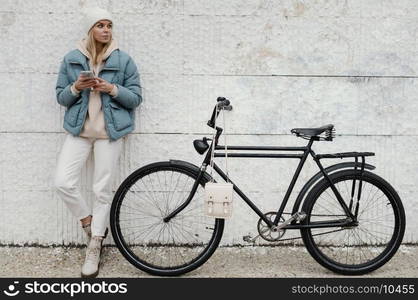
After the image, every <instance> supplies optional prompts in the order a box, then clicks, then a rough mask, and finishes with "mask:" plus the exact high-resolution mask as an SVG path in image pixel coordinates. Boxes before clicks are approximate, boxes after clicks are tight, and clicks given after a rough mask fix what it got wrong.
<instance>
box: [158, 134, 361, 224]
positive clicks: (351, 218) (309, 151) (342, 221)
mask: <svg viewBox="0 0 418 300" xmlns="http://www.w3.org/2000/svg"><path fill="white" fill-rule="evenodd" d="M217 131H218V132H217V135H216V138H215V141H213V140H212V143H214V142H215V143H216V141H217V140H218V138H219V136H220V134H221V132H222V129H221V128H217ZM314 141H315V137H312V138H311V139H310V140H309V143H308V145H307V146H305V147H269V146H267V147H266V146H228V149H229V150H270V151H293V152H295V151H296V152H303V154H295V153H293V154H283V153H279V154H268V153H228V157H247V158H250V157H253V158H297V159H300V162H299V164H298V166H297V168H296V171H295V174H294V175H293V178H292V180H291V182H290V185H289V187H288V189H287V192H286V194H285V196H284V198H283V200H282V203H281V205H280V208H279V210H278V211H277V215H276V218H275V219H274V221H273V222H272V221H271V220H270V219H268V218H267V217H266V216H265V215H264V214H263V213H262V212H261V211H260V209H259V208H258V207H257V206H256V205H255V204H254V203H253V202H252V201H251V200H250V199H249V198H248V197H247V196H246V195H245V193H244V192H243V191H242V190H241V189H240V188H239V187H238V186H237V185H236V184H235V183H234V182H233V181H232V180H231V179H230V178H229V177H228V176H227V175H226V174H225V173H224V172H223V171H222V169H221V168H219V166H218V165H217V164H216V163H213V169H214V170H215V171H216V172H217V173H218V174H219V175H220V176H221V177H222V179H224V180H225V181H229V182H230V183H231V184H232V185H233V189H234V191H235V192H236V193H237V194H238V195H239V196H240V197H241V198H242V199H243V200H244V201H245V202H246V203H247V205H248V206H250V207H251V209H252V210H253V211H254V212H255V213H256V214H257V215H258V216H259V217H260V218H261V219H262V220H263V221H264V222H265V223H266V224H267V225H268V226H270V227H272V226H277V225H278V223H279V221H280V218H281V216H282V214H283V211H284V208H285V207H286V205H287V203H288V200H289V197H290V195H291V193H292V191H293V188H294V186H295V184H296V181H297V179H298V177H299V175H300V172H301V171H302V168H303V166H304V164H305V162H306V159H307V157H308V156H309V155H311V156H312V157H313V159H314V161H315V162H316V164H317V165H318V167H319V169H320V172H321V173H322V174H323V176H324V178H326V180H327V181H328V182H329V184H330V186H331V189H332V191H333V192H334V194H335V196H336V197H337V200H338V202H339V203H340V205H341V207H342V208H343V210H344V212H345V213H346V215H347V218H346V219H339V220H335V221H327V222H324V221H322V222H311V223H310V224H308V225H302V224H288V225H286V226H285V227H283V228H285V229H301V228H326V227H344V226H352V225H354V224H355V223H356V216H355V215H353V214H352V212H351V210H350V209H349V208H348V207H347V205H346V203H345V202H344V200H343V199H342V197H341V194H340V193H339V191H338V190H337V188H336V187H335V185H334V183H333V182H332V180H331V178H330V177H329V176H328V174H327V172H326V171H325V170H324V167H323V166H322V164H321V162H320V159H319V158H318V157H317V155H316V154H315V152H314V151H313V150H312V144H313V142H314ZM215 145H216V144H215ZM211 146H212V145H211ZM215 150H225V146H222V145H216V146H215ZM211 151H212V147H209V150H208V152H207V154H206V156H205V159H204V161H203V163H202V166H201V168H200V171H199V174H198V176H197V178H196V181H195V183H194V185H193V187H192V191H191V192H190V195H189V197H188V199H187V200H186V201H185V202H184V203H183V204H182V205H181V206H180V207H178V208H177V209H176V210H174V211H173V212H172V213H171V214H169V215H168V216H167V217H165V218H164V221H165V222H168V221H169V220H170V219H171V218H173V217H174V216H175V215H176V214H178V213H179V212H180V211H181V210H183V209H184V208H185V207H186V206H187V205H188V204H189V202H190V201H191V200H192V198H193V196H194V194H195V192H196V190H197V187H198V185H199V182H200V180H201V178H202V176H203V174H204V172H205V170H206V167H207V166H208V165H209V163H210V157H211ZM225 156H226V153H225V152H223V153H219V152H218V153H216V152H215V153H214V157H225Z"/></svg>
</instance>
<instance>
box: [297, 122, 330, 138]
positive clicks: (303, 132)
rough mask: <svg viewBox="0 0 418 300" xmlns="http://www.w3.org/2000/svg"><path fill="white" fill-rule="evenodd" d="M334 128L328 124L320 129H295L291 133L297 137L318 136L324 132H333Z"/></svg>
mask: <svg viewBox="0 0 418 300" xmlns="http://www.w3.org/2000/svg"><path fill="white" fill-rule="evenodd" d="M333 128H334V125H333V124H328V125H325V126H322V127H318V128H293V129H292V130H290V132H291V133H294V134H296V135H297V136H317V135H320V134H321V133H323V132H324V131H327V130H329V131H331V130H332V129H333Z"/></svg>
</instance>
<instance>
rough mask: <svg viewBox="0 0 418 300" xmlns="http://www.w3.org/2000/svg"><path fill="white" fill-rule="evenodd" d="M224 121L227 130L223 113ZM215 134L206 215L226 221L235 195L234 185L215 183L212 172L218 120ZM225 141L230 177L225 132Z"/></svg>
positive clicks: (206, 198) (207, 188) (226, 164)
mask: <svg viewBox="0 0 418 300" xmlns="http://www.w3.org/2000/svg"><path fill="white" fill-rule="evenodd" d="M222 114H223V119H224V128H225V112H222ZM213 128H214V130H215V133H214V135H213V139H212V141H213V143H212V153H211V158H210V166H211V170H210V175H211V181H210V182H207V183H206V185H205V213H206V214H207V215H208V216H212V217H215V218H222V219H226V218H229V217H231V215H232V199H233V198H232V195H233V193H234V190H233V185H232V183H230V182H229V180H228V182H223V183H218V182H214V179H213V176H212V171H213V159H214V152H215V136H216V119H215V124H214V126H213ZM224 139H225V166H226V175H227V176H228V177H229V175H228V147H227V143H226V135H225V132H224Z"/></svg>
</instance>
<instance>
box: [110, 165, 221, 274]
mask: <svg viewBox="0 0 418 300" xmlns="http://www.w3.org/2000/svg"><path fill="white" fill-rule="evenodd" d="M198 171H199V170H198V169H195V168H191V167H190V166H188V165H185V164H181V163H177V162H173V161H170V162H169V161H167V162H158V163H153V164H150V165H147V166H144V167H142V168H140V169H138V170H137V171H135V172H134V173H132V174H131V175H130V176H129V177H128V178H126V180H125V181H124V182H123V183H122V184H121V186H120V187H119V188H118V190H117V192H116V194H115V197H114V200H113V203H112V208H111V213H110V214H111V216H110V222H111V224H110V226H111V229H112V234H113V238H114V240H115V243H116V246H117V247H118V248H119V251H120V252H121V253H122V255H123V256H124V257H125V258H126V259H127V260H128V261H129V262H130V263H131V264H133V265H134V266H136V267H137V268H139V269H141V270H143V271H145V272H148V273H150V274H153V275H160V276H174V275H180V274H183V273H186V272H189V271H191V270H193V269H196V268H197V267H199V266H200V265H202V264H203V263H204V262H205V261H206V260H208V259H209V257H210V256H211V255H212V254H213V252H214V251H215V249H216V247H217V246H218V245H219V242H220V240H221V237H222V233H223V228H224V220H223V219H215V218H213V217H208V216H207V215H206V214H205V213H204V209H203V205H204V199H203V195H204V189H203V187H204V185H205V183H206V182H207V180H208V178H207V177H202V179H201V180H200V182H199V186H198V189H197V191H196V193H195V195H194V197H193V199H192V200H191V202H190V203H189V204H188V205H187V206H186V207H185V208H184V209H183V210H182V211H181V212H180V213H178V214H177V215H176V216H175V217H174V218H172V219H171V220H170V221H168V222H164V221H163V218H164V217H165V216H167V215H169V214H170V213H171V212H172V211H173V210H174V209H176V208H178V207H179V206H180V205H181V204H183V203H184V202H185V200H186V199H187V198H188V196H189V194H190V192H191V190H192V186H193V184H194V182H195V180H196V178H197V175H198Z"/></svg>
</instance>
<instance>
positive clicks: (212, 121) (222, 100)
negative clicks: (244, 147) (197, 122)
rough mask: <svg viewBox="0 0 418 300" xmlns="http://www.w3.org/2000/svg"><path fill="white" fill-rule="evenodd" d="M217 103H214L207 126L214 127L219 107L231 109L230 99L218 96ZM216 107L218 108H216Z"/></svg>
mask: <svg viewBox="0 0 418 300" xmlns="http://www.w3.org/2000/svg"><path fill="white" fill-rule="evenodd" d="M216 101H217V102H218V103H216V105H215V107H214V108H213V112H212V117H211V118H210V120H209V121H208V123H207V124H208V126H209V127H212V128H214V127H215V119H216V118H217V117H218V115H219V112H220V110H221V109H225V110H232V105H230V103H231V101H229V100H228V99H226V98H225V97H218V98H217V99H216ZM217 108H218V109H219V110H217Z"/></svg>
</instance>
